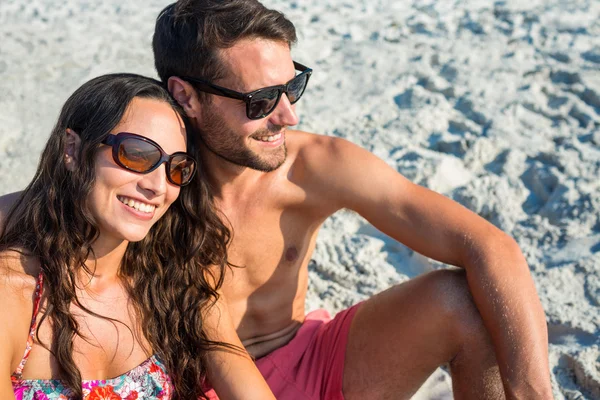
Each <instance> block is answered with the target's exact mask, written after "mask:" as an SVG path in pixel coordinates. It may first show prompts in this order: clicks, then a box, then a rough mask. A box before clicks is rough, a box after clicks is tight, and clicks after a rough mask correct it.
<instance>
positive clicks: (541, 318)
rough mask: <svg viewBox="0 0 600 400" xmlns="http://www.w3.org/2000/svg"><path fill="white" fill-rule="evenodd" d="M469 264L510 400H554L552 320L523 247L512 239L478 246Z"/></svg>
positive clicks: (470, 279) (469, 274)
mask: <svg viewBox="0 0 600 400" xmlns="http://www.w3.org/2000/svg"><path fill="white" fill-rule="evenodd" d="M467 264H468V265H466V266H465V269H466V270H467V280H468V282H469V287H470V289H471V293H472V295H473V298H474V301H475V304H476V305H477V308H478V309H479V312H480V314H481V316H482V318H483V321H484V324H485V326H486V328H487V329H488V331H489V332H490V335H491V337H492V341H493V343H494V348H495V352H496V358H497V360H498V364H499V367H500V373H501V375H502V380H503V383H504V388H505V391H506V395H507V398H509V399H510V398H515V399H517V398H518V399H527V398H530V399H551V398H552V387H551V384H550V370H549V364H548V331H547V328H546V319H545V315H544V310H543V309H542V305H541V303H540V300H539V297H538V295H537V292H536V289H535V285H534V283H533V279H532V277H531V274H530V272H529V267H528V266H527V263H526V261H525V258H524V257H523V255H522V253H521V251H520V249H519V247H518V246H517V244H516V243H515V242H514V241H513V240H512V239H510V238H508V237H502V238H500V239H499V240H496V241H494V242H493V243H487V244H485V245H480V246H479V247H477V246H474V247H473V248H472V249H471V254H470V257H469V261H468V262H467Z"/></svg>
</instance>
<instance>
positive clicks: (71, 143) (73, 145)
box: [63, 128, 81, 171]
mask: <svg viewBox="0 0 600 400" xmlns="http://www.w3.org/2000/svg"><path fill="white" fill-rule="evenodd" d="M80 146H81V138H80V137H79V135H78V134H77V133H75V131H74V130H72V129H70V128H67V130H66V131H65V148H64V156H63V157H64V160H65V166H66V167H67V169H68V170H69V171H73V170H74V169H75V167H76V166H77V163H78V162H79V147H80Z"/></svg>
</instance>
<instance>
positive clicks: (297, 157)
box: [286, 131, 357, 165]
mask: <svg viewBox="0 0 600 400" xmlns="http://www.w3.org/2000/svg"><path fill="white" fill-rule="evenodd" d="M286 145H287V147H288V155H289V156H291V157H292V158H293V160H294V162H295V163H296V162H299V163H302V164H306V163H308V164H317V165H323V164H324V161H326V159H325V158H324V157H326V156H328V157H329V159H330V160H331V158H332V157H335V156H336V155H339V154H340V152H344V151H345V150H346V147H348V146H353V147H357V146H355V145H353V144H352V143H350V142H348V141H347V140H344V139H342V138H339V137H336V136H327V135H320V134H317V133H310V132H304V131H290V132H289V133H288V137H287V140H286Z"/></svg>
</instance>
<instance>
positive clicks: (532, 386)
mask: <svg viewBox="0 0 600 400" xmlns="http://www.w3.org/2000/svg"><path fill="white" fill-rule="evenodd" d="M314 140H315V143H316V144H315V143H313V144H312V145H309V146H307V148H310V151H306V152H304V153H303V154H302V155H301V157H302V158H303V159H304V167H305V168H306V172H307V174H306V176H307V178H306V182H304V184H305V185H307V187H308V188H309V191H310V192H311V193H320V194H319V195H318V197H319V199H318V201H319V202H321V204H322V205H324V206H325V207H327V208H328V211H330V212H334V211H336V210H338V209H340V208H348V209H352V210H354V211H356V212H358V213H359V214H360V215H362V216H363V217H364V218H366V219H367V220H368V221H369V222H371V223H372V224H373V225H374V226H375V227H377V228H378V229H379V230H381V231H382V232H384V233H386V234H387V235H389V236H391V237H393V238H394V239H396V240H398V241H399V242H401V243H403V244H405V245H406V246H408V247H410V248H411V249H413V250H415V251H417V252H419V253H421V254H423V255H425V256H427V257H430V258H433V259H435V260H438V261H441V262H444V263H447V264H451V265H455V266H458V267H462V268H464V269H465V270H466V273H467V281H468V284H469V288H470V290H471V294H472V296H473V298H474V301H475V304H476V305H477V308H478V309H479V312H480V314H481V316H482V318H483V321H484V324H485V326H486V328H487V329H488V331H489V332H490V335H491V337H492V341H493V343H494V347H495V349H496V355H497V359H498V363H499V366H500V371H501V375H502V379H503V382H504V386H505V391H506V394H507V396H508V397H509V398H520V399H521V398H552V390H551V385H550V378H549V376H550V371H549V366H548V337H547V329H546V321H545V316H544V311H543V309H542V307H541V303H540V301H539V298H538V296H537V293H536V290H535V286H534V283H533V279H532V278H531V275H530V272H529V267H528V266H527V263H526V261H525V258H524V257H523V255H522V253H521V251H520V249H519V247H518V245H517V243H516V242H515V241H514V240H513V239H512V238H511V237H509V236H508V235H506V234H505V233H503V232H502V231H501V230H499V229H498V228H496V227H495V226H493V225H492V224H490V223H489V222H487V221H486V220H485V219H483V218H481V217H479V216H478V215H476V214H475V213H473V212H471V211H469V210H467V209H466V208H464V207H463V206H461V205H459V204H458V203H456V202H454V201H452V200H450V199H448V198H446V197H444V196H442V195H440V194H437V193H435V192H432V191H430V190H428V189H426V188H423V187H421V186H418V185H415V184H413V183H411V182H410V181H408V180H407V179H406V178H404V177H403V176H401V175H400V174H399V173H398V172H396V171H395V170H394V169H393V168H391V167H390V166H388V165H387V164H386V163H385V162H383V161H382V160H380V159H379V158H377V157H375V156H374V155H373V154H371V153H369V152H368V151H366V150H364V149H361V148H360V147H358V146H355V145H353V144H351V143H350V142H347V141H345V140H343V139H339V138H323V137H316V138H315V139H314ZM317 142H318V143H317Z"/></svg>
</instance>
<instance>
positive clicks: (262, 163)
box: [195, 107, 287, 172]
mask: <svg viewBox="0 0 600 400" xmlns="http://www.w3.org/2000/svg"><path fill="white" fill-rule="evenodd" d="M201 112H202V122H203V126H202V128H199V127H195V128H196V130H197V132H196V134H197V135H199V137H200V139H201V140H202V142H203V143H204V145H205V146H206V148H208V150H210V151H211V152H212V153H214V154H216V155H217V156H219V157H221V158H222V159H224V160H226V161H229V162H230V163H233V164H236V165H241V166H243V167H248V168H252V169H255V170H258V171H263V172H271V171H274V170H276V169H277V168H279V167H280V166H281V165H282V164H283V163H284V162H285V160H286V158H287V147H286V145H285V142H284V143H283V145H281V146H280V147H278V148H276V149H272V150H271V151H270V152H269V154H266V155H260V154H257V153H256V152H254V151H252V150H251V149H249V148H248V146H246V143H245V140H246V138H243V137H240V136H239V135H238V134H236V132H235V131H233V130H232V129H230V128H228V127H227V125H226V124H225V121H224V120H223V118H221V117H220V116H219V115H218V114H217V113H216V112H211V110H210V107H202V111H201ZM284 129H285V127H283V126H281V125H277V126H273V127H272V128H271V129H260V130H257V131H256V132H254V133H253V134H252V135H251V137H255V138H257V137H261V136H266V135H269V134H270V135H273V134H278V133H282V134H284Z"/></svg>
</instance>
